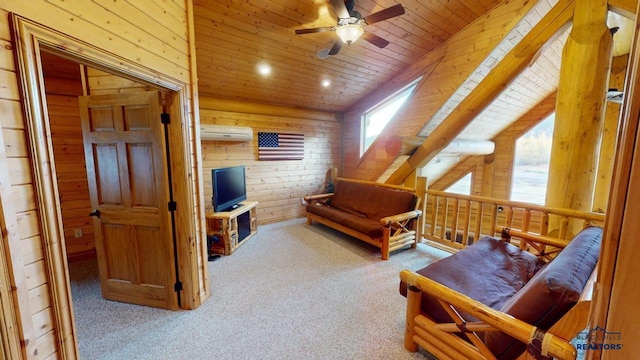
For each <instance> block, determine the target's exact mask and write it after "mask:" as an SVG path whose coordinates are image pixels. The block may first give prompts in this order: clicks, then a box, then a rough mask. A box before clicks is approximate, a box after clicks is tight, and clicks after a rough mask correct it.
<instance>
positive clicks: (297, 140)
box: [258, 132, 304, 160]
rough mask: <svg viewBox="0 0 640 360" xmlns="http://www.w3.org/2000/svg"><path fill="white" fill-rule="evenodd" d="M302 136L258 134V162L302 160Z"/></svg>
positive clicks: (271, 133)
mask: <svg viewBox="0 0 640 360" xmlns="http://www.w3.org/2000/svg"><path fill="white" fill-rule="evenodd" d="M303 158H304V134H285V133H276V132H258V160H302V159H303Z"/></svg>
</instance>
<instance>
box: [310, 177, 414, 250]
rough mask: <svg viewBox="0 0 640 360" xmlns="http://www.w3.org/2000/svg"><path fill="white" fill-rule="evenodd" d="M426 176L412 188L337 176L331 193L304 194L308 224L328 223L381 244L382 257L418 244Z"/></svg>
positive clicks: (374, 243) (373, 243) (368, 241)
mask: <svg viewBox="0 0 640 360" xmlns="http://www.w3.org/2000/svg"><path fill="white" fill-rule="evenodd" d="M419 188H423V189H425V190H426V179H425V178H418V186H417V187H416V188H409V187H403V186H396V185H390V184H383V183H376V182H371V181H363V180H355V179H346V178H336V179H335V189H334V192H332V193H327V194H320V195H311V196H305V197H304V200H305V201H307V202H308V205H307V207H306V209H307V224H309V225H311V223H312V221H317V222H319V223H321V224H324V225H326V226H329V227H331V228H333V229H335V230H338V231H341V232H343V233H345V234H347V235H350V236H353V237H355V238H357V239H360V240H362V241H364V242H367V243H369V244H371V245H373V246H376V247H378V248H380V253H381V258H382V260H388V259H389V253H390V252H393V251H395V250H399V249H402V248H407V247H411V248H415V247H416V241H417V239H419V236H417V234H419V232H418V231H417V229H418V228H420V227H421V225H420V224H419V220H420V219H419V218H420V215H421V214H422V211H421V210H419V208H420V205H421V203H422V198H423V197H424V192H422V193H421V192H420V191H417V189H419Z"/></svg>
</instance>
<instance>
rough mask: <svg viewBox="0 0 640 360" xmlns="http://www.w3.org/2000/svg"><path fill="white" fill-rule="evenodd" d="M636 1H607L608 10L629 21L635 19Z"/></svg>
mask: <svg viewBox="0 0 640 360" xmlns="http://www.w3.org/2000/svg"><path fill="white" fill-rule="evenodd" d="M637 7H638V0H609V10H611V11H613V12H614V13H616V14H620V15H622V16H624V17H626V18H629V19H631V20H635V19H636V8H637Z"/></svg>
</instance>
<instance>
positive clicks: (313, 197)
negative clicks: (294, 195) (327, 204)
mask: <svg viewBox="0 0 640 360" xmlns="http://www.w3.org/2000/svg"><path fill="white" fill-rule="evenodd" d="M332 196H333V193H328V194H319V195H307V196H305V197H304V198H303V199H304V201H313V200H322V199H328V198H330V197H332Z"/></svg>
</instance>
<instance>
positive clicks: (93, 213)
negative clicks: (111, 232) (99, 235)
mask: <svg viewBox="0 0 640 360" xmlns="http://www.w3.org/2000/svg"><path fill="white" fill-rule="evenodd" d="M89 216H95V217H97V218H98V219H100V210H93V211H92V212H90V213H89Z"/></svg>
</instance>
